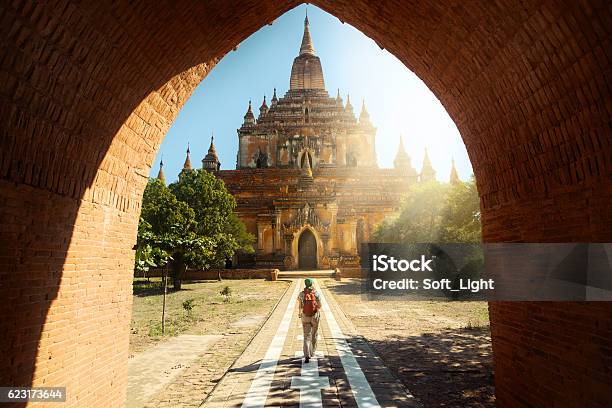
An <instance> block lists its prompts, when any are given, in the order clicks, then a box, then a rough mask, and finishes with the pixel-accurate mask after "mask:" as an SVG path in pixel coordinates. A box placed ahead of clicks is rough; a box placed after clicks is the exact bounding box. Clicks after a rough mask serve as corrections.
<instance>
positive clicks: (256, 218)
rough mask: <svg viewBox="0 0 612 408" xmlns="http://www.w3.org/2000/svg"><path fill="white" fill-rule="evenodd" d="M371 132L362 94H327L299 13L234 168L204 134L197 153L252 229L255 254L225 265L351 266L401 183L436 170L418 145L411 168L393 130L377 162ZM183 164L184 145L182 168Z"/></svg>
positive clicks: (249, 116)
mask: <svg viewBox="0 0 612 408" xmlns="http://www.w3.org/2000/svg"><path fill="white" fill-rule="evenodd" d="M375 137H376V127H374V125H373V124H372V123H371V121H370V116H369V114H368V111H367V108H366V105H365V102H362V104H361V110H360V113H359V116H358V118H357V117H356V116H355V113H354V112H353V106H352V104H351V101H350V97H349V96H347V98H346V102H344V101H343V99H342V97H341V96H340V91H339V90H338V92H337V95H336V96H335V97H330V96H329V94H328V92H327V90H326V88H325V80H324V77H323V69H322V66H321V61H320V59H319V57H317V56H316V54H315V49H314V46H313V43H312V39H311V36H310V29H309V22H308V17H306V19H305V21H304V35H303V38H302V43H301V46H300V51H299V55H298V56H297V57H296V58H295V59H294V61H293V66H292V68H291V77H290V80H289V90H288V91H287V92H286V93H285V95H284V96H283V97H281V98H278V97H277V95H276V89H274V92H273V95H272V98H271V99H270V105H268V102H267V100H266V97H265V96H264V98H263V102H262V104H261V106H260V108H259V115H258V116H257V118H256V117H255V114H254V113H253V107H252V104H251V101H249V104H248V108H247V111H246V114H245V115H244V121H243V123H242V126H240V128H239V129H238V140H239V148H238V154H237V160H236V170H221V163H220V162H219V159H218V157H217V153H216V149H215V146H214V140H213V139H212V138H211V143H210V147H209V149H208V154H207V155H206V157H205V158H204V159H203V160H202V168H204V169H206V170H209V171H212V172H214V173H215V175H216V176H217V177H218V178H220V179H222V180H223V181H224V182H225V185H226V187H227V189H228V191H230V192H231V193H232V194H233V195H234V197H235V198H236V201H237V209H236V211H237V214H238V216H239V217H240V218H241V219H242V221H243V222H244V223H245V224H246V227H247V229H248V230H249V231H250V232H251V233H253V234H254V235H255V236H256V237H257V243H256V252H255V254H249V255H247V254H239V255H238V256H237V257H236V259H234V265H235V266H240V267H275V268H281V269H327V268H334V267H337V266H343V267H347V266H349V267H353V266H354V267H357V266H358V265H359V261H360V258H359V250H360V244H361V243H362V242H367V241H368V240H370V238H371V236H372V233H373V232H374V230H375V228H376V226H377V225H378V224H379V223H380V222H381V221H382V220H383V219H384V218H385V217H387V216H389V215H391V214H395V213H397V212H398V210H399V208H400V203H401V199H402V197H403V196H405V195H406V194H407V193H408V189H409V187H410V186H411V185H412V184H414V183H417V182H420V181H423V182H424V181H429V180H434V179H435V177H436V173H435V170H434V168H433V166H432V165H431V162H430V160H429V157H428V155H427V152H425V158H424V160H423V169H422V170H421V172H417V171H416V170H415V169H414V168H413V166H412V163H411V160H410V157H409V155H408V153H407V152H406V150H405V148H404V142H403V139H402V138H400V145H399V149H398V152H397V155H396V157H395V160H394V168H391V169H382V168H379V167H378V164H377V159H376V150H375ZM190 168H191V162H190V160H189V149H188V150H187V159H186V162H185V167H184V171H185V170H189V169H190ZM453 169H454V167H453ZM455 176H456V171H455ZM457 180H458V177H457Z"/></svg>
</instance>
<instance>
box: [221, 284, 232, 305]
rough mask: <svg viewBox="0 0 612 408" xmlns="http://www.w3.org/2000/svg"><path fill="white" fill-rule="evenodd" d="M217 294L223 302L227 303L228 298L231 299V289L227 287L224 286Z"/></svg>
mask: <svg viewBox="0 0 612 408" xmlns="http://www.w3.org/2000/svg"><path fill="white" fill-rule="evenodd" d="M219 293H220V294H221V295H222V296H223V297H224V299H223V301H224V302H229V301H230V298H231V297H232V288H230V287H229V286H226V287H224V288H223V290H222V291H221V292H219Z"/></svg>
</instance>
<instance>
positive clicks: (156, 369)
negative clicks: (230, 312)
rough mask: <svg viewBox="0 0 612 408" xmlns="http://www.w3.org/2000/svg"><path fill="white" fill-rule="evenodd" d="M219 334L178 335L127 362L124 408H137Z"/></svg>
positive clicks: (206, 347) (196, 356)
mask: <svg viewBox="0 0 612 408" xmlns="http://www.w3.org/2000/svg"><path fill="white" fill-rule="evenodd" d="M220 337H221V336H197V335H187V334H184V335H180V336H177V337H173V338H171V339H169V340H168V341H164V342H162V343H159V344H157V345H156V346H154V347H151V348H150V349H148V350H146V351H143V352H142V353H138V354H136V356H134V357H133V358H131V359H130V360H129V361H128V389H127V395H128V396H127V407H128V408H140V407H143V406H144V405H145V403H146V402H147V401H148V400H149V399H150V398H151V397H152V396H153V395H154V394H155V393H156V392H158V391H159V390H161V389H162V388H163V387H164V386H166V385H167V384H169V383H170V382H172V380H174V379H175V378H176V377H177V376H178V375H179V374H180V373H181V372H182V371H183V370H185V369H186V368H188V367H189V365H190V364H191V363H192V362H193V361H194V360H196V359H197V358H198V357H199V356H200V355H201V354H202V353H204V352H206V350H208V348H209V347H210V346H211V345H212V344H213V343H214V342H215V341H216V340H218V339H219V338H220Z"/></svg>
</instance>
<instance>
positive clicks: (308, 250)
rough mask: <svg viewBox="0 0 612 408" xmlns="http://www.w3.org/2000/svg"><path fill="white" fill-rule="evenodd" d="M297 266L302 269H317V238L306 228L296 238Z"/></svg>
mask: <svg viewBox="0 0 612 408" xmlns="http://www.w3.org/2000/svg"><path fill="white" fill-rule="evenodd" d="M298 267H299V268H300V269H302V270H309V269H317V239H316V238H315V236H314V234H313V233H312V232H311V231H310V230H309V229H308V228H306V229H305V230H304V231H303V232H302V233H301V234H300V238H299V240H298Z"/></svg>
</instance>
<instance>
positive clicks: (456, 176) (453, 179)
mask: <svg viewBox="0 0 612 408" xmlns="http://www.w3.org/2000/svg"><path fill="white" fill-rule="evenodd" d="M450 183H451V184H459V183H461V179H460V178H459V173H457V168H456V167H455V158H454V157H453V158H452V160H451V172H450Z"/></svg>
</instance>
